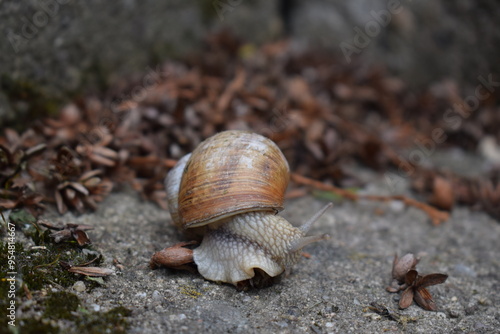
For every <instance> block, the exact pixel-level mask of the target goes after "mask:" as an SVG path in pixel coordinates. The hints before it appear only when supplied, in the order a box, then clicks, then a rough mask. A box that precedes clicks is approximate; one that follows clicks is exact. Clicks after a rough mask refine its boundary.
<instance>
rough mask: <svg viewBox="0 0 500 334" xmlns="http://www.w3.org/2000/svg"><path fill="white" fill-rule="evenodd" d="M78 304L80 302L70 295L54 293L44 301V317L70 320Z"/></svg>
mask: <svg viewBox="0 0 500 334" xmlns="http://www.w3.org/2000/svg"><path fill="white" fill-rule="evenodd" d="M79 304H80V300H79V299H78V297H77V296H76V295H74V294H72V293H69V292H66V291H60V292H54V293H51V294H50V295H49V297H48V298H47V299H46V300H45V312H44V315H45V316H46V317H49V318H52V319H71V318H73V315H72V313H71V312H75V311H76V310H77V309H78V305H79Z"/></svg>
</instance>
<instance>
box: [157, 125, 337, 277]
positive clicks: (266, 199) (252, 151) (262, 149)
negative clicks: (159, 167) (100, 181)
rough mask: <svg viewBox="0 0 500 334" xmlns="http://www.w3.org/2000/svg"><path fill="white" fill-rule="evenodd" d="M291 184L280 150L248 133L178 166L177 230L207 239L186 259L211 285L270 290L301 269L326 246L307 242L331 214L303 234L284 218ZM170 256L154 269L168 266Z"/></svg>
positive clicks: (205, 145)
mask: <svg viewBox="0 0 500 334" xmlns="http://www.w3.org/2000/svg"><path fill="white" fill-rule="evenodd" d="M288 179H289V167H288V163H287V161H286V159H285V157H284V156H283V153H282V152H281V150H280V149H279V148H278V147H277V145H276V144H275V143H274V142H272V141H271V140H270V139H268V138H266V137H263V136H261V135H258V134H255V133H251V132H246V131H225V132H221V133H219V134H217V135H214V136H212V137H210V138H208V139H207V140H205V141H204V142H202V143H201V144H200V145H199V146H198V147H197V148H196V149H195V150H194V151H193V152H192V153H190V154H188V155H186V156H184V157H183V158H182V159H180V160H179V161H178V163H177V164H176V166H175V167H174V168H173V169H172V170H171V171H170V172H169V174H168V176H167V178H166V180H165V185H166V189H167V199H168V204H169V211H170V214H171V216H172V220H173V221H174V223H175V225H177V226H178V227H180V228H181V229H183V230H185V231H186V232H189V233H190V235H191V236H193V235H201V236H202V241H201V244H200V246H199V247H197V248H195V249H194V250H192V253H190V252H191V250H189V253H186V258H187V259H188V260H190V259H191V256H192V260H193V261H194V263H195V264H196V266H197V268H198V271H199V272H200V274H201V275H202V276H203V277H205V278H206V279H208V280H212V281H216V282H225V283H230V284H234V285H236V286H241V285H245V284H247V283H249V284H251V285H266V284H268V283H267V282H272V278H273V277H277V276H279V275H280V274H282V273H283V272H285V271H288V270H289V269H290V268H291V267H292V266H293V265H294V264H295V263H297V262H298V260H299V257H300V253H301V249H302V247H304V246H305V245H307V244H308V243H311V242H314V241H317V240H320V239H324V238H325V236H324V235H323V236H312V237H307V236H306V235H305V234H306V233H307V230H308V229H309V228H310V226H311V224H312V223H313V222H314V221H315V220H317V219H318V218H319V216H320V215H321V214H322V213H323V212H324V211H325V210H326V208H327V207H328V206H327V207H325V208H324V209H323V210H321V211H320V212H319V213H318V214H316V215H315V216H314V217H313V218H312V219H311V220H310V221H308V222H306V223H305V224H304V225H302V226H301V227H298V228H297V227H294V226H293V225H291V224H290V223H289V222H288V221H286V220H285V219H284V218H283V217H281V216H278V215H277V214H276V213H277V212H279V211H281V210H282V209H283V202H284V194H285V190H286V187H287V185H288ZM168 250H169V249H168V248H166V249H164V250H163V251H161V252H158V253H156V254H155V255H154V256H153V258H152V263H153V264H154V265H156V266H157V265H167V266H168V262H169V259H168V256H169V255H167V253H168ZM176 250H179V248H176Z"/></svg>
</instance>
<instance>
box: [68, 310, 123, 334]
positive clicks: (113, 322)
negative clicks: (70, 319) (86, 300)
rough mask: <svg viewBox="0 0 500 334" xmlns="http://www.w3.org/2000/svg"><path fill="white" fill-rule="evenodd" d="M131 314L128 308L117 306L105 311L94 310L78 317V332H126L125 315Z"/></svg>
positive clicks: (91, 333)
mask: <svg viewBox="0 0 500 334" xmlns="http://www.w3.org/2000/svg"><path fill="white" fill-rule="evenodd" d="M131 314H132V311H130V310H129V309H127V308H125V307H123V306H118V307H115V308H113V309H111V310H109V311H108V312H105V313H97V312H94V313H92V314H91V315H90V316H83V317H79V318H78V320H77V327H78V332H80V333H82V332H83V333H90V334H93V333H96V334H98V333H126V331H127V329H128V328H129V326H130V325H129V323H128V321H127V319H126V318H127V317H129V316H130V315H131Z"/></svg>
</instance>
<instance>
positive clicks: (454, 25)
mask: <svg viewBox="0 0 500 334" xmlns="http://www.w3.org/2000/svg"><path fill="white" fill-rule="evenodd" d="M499 19H500V5H498V4H497V2H496V1H495V0H482V1H473V0H460V1H454V2H450V1H444V0H442V1H437V0H420V1H411V0H351V1H339V0H330V1H325V0H323V1H320V0H308V1H306V0H281V1H264V0H258V1H244V0H199V1H192V2H187V1H180V0H170V1H153V0H143V1H136V0H122V1H103V0H87V1H83V0H32V1H27V0H25V1H3V2H1V3H0V33H1V34H2V38H0V51H1V52H0V121H2V123H4V122H6V121H7V122H9V121H11V120H12V119H15V118H18V119H19V117H20V115H28V116H30V117H31V116H36V115H37V114H38V113H39V112H47V111H49V112H50V111H51V110H57V108H58V106H59V105H60V103H61V102H62V101H64V100H65V99H67V98H68V97H71V96H72V94H74V93H76V92H102V91H103V90H104V89H105V88H106V87H108V86H109V85H110V84H114V83H116V82H119V81H120V80H123V79H124V78H126V77H127V76H129V75H131V74H134V73H141V72H147V70H148V66H155V64H158V63H160V62H161V60H162V59H165V58H166V57H182V56H183V55H185V54H187V53H188V52H190V51H192V50H195V49H197V48H199V47H200V42H201V41H202V40H203V37H204V36H206V34H207V33H209V32H211V31H215V30H217V29H219V28H221V27H229V28H230V29H231V30H232V31H233V32H234V33H235V34H236V35H238V36H240V37H242V38H244V39H246V40H248V41H251V42H255V43H261V42H265V41H268V40H272V39H276V38H278V37H280V36H283V35H284V34H285V33H286V32H288V33H289V34H290V35H291V37H292V38H293V40H294V41H295V43H296V44H297V46H298V47H299V48H304V47H324V48H328V49H331V50H332V51H333V52H335V53H337V54H338V55H339V56H340V58H339V59H340V60H341V61H345V63H346V64H347V63H349V62H351V61H354V60H355V59H357V60H358V61H359V60H361V62H360V63H361V64H366V65H368V66H370V65H372V64H382V65H385V66H387V67H388V68H389V69H390V70H391V71H393V72H394V73H396V74H398V75H400V76H401V77H403V78H404V79H405V80H406V81H407V82H408V83H409V84H411V85H415V87H421V86H425V85H427V84H429V83H430V82H434V81H436V80H440V79H441V78H446V77H451V78H453V79H455V80H457V81H459V82H460V83H462V84H463V85H464V86H470V87H475V85H477V77H478V76H479V75H482V76H483V77H486V76H487V75H488V74H492V75H494V76H496V75H498V74H499V73H500V69H499V67H500V64H499V62H498V61H497V59H498V48H499V45H500V30H499V29H497V22H498V21H499Z"/></svg>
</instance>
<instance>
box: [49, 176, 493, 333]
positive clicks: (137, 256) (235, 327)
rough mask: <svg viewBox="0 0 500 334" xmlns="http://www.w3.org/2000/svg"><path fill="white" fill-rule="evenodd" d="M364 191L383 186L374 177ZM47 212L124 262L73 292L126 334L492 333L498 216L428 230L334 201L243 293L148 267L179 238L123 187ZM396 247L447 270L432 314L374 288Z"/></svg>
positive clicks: (298, 208)
mask: <svg viewBox="0 0 500 334" xmlns="http://www.w3.org/2000/svg"><path fill="white" fill-rule="evenodd" d="M372 176H373V175H372ZM403 189H404V188H403ZM367 191H370V192H377V193H383V192H387V188H386V185H385V184H384V182H383V178H378V177H377V178H376V179H375V180H374V181H373V182H372V183H371V184H370V187H369V189H368V190H367ZM323 205H324V202H323V201H320V200H318V199H315V198H313V197H310V196H308V197H304V198H300V199H295V200H289V201H287V203H286V209H285V211H284V212H283V216H285V217H286V218H288V219H289V220H290V221H291V222H295V223H299V222H301V221H304V220H305V219H307V217H309V216H311V215H312V214H313V213H314V212H316V211H317V210H318V209H319V208H320V207H322V206H323ZM46 216H47V217H51V214H50V213H49V214H47V215H46ZM58 219H59V220H60V221H62V222H67V223H68V222H71V223H84V224H91V225H93V226H95V230H94V231H91V232H90V233H89V235H90V236H91V239H92V240H93V241H94V245H95V247H96V248H97V249H99V250H100V251H101V252H102V253H103V255H104V256H105V258H106V260H105V266H108V267H113V265H112V261H113V258H116V259H118V260H119V261H120V262H121V263H122V264H123V265H124V269H123V271H122V272H120V273H118V274H116V275H115V276H111V277H108V278H106V279H105V281H106V286H105V287H102V288H96V289H94V290H93V291H92V292H90V293H89V292H87V291H84V292H76V291H74V290H73V292H75V293H76V294H77V295H78V296H79V297H80V298H81V300H83V303H84V304H85V305H84V307H86V308H87V309H98V308H100V310H101V311H106V310H108V309H110V308H112V307H115V306H118V305H124V306H126V307H128V308H130V309H132V310H133V312H132V316H131V317H130V318H129V321H130V323H131V329H130V333H166V332H169V333H201V332H203V333H405V332H407V333H500V329H499V328H500V311H499V310H498V305H499V304H500V285H499V282H500V261H499V258H498V255H499V253H500V246H499V242H498V240H499V237H500V224H499V222H498V221H495V220H493V219H491V218H490V217H488V216H487V215H485V214H483V213H477V212H471V211H470V210H468V209H466V208H456V209H455V210H454V211H453V214H452V216H451V219H450V220H449V221H448V222H446V223H444V224H442V225H440V226H437V227H436V226H432V225H431V224H430V222H429V220H428V219H427V217H426V215H425V214H424V213H422V212H420V211H418V210H416V209H413V208H404V207H402V206H401V205H400V204H399V203H396V202H393V203H385V204H384V203H373V202H359V203H352V202H347V201H346V202H342V203H336V204H335V206H334V208H333V209H331V210H330V211H328V212H327V214H326V215H325V216H324V217H323V218H322V219H321V220H320V221H319V222H318V223H317V224H316V226H314V228H313V229H312V231H311V232H310V234H318V233H329V234H330V235H331V236H332V238H331V239H330V240H328V241H323V242H318V243H316V244H313V245H310V246H308V247H307V248H306V249H305V251H306V252H308V253H309V254H310V255H311V257H310V258H303V259H301V261H300V263H299V264H298V265H296V266H295V267H294V269H293V271H292V273H291V275H290V276H289V277H287V278H284V279H283V280H282V281H281V283H279V284H276V285H273V286H272V287H270V288H266V289H262V290H252V291H248V292H238V291H237V290H236V289H235V288H234V287H233V286H229V285H218V284H215V283H213V282H209V281H205V280H204V279H203V278H202V277H200V276H199V275H197V274H192V273H188V272H177V271H173V270H168V269H161V270H156V271H152V270H150V269H149V268H148V267H147V264H148V260H149V258H150V256H151V254H153V252H155V251H157V250H159V249H161V248H162V247H165V246H167V245H171V244H174V243H177V242H178V241H179V240H181V236H180V235H179V234H178V233H177V231H176V230H175V229H174V227H172V226H171V225H169V224H168V222H169V219H170V218H169V214H168V213H167V212H166V211H163V210H161V209H159V208H158V207H156V206H155V205H153V204H150V203H144V202H141V201H139V200H138V199H137V196H136V195H135V194H134V193H132V192H127V191H125V192H123V191H122V192H120V193H116V194H113V195H111V196H110V197H108V198H107V199H106V201H105V202H104V203H103V204H102V205H100V208H99V210H98V211H97V212H96V213H95V214H88V215H82V216H79V217H74V216H73V215H71V214H66V215H65V216H63V217H62V218H61V217H60V218H58ZM396 252H397V253H398V254H400V255H403V254H404V253H407V252H413V253H416V254H417V253H418V254H420V255H421V256H422V260H421V261H420V263H419V265H418V266H417V269H418V270H419V272H420V273H423V274H425V273H433V272H441V273H446V274H448V275H449V278H448V280H447V281H446V282H445V283H444V284H442V285H437V286H432V287H430V288H429V290H430V292H431V294H432V295H433V296H434V300H435V302H436V304H437V306H438V312H429V311H424V310H423V309H421V308H419V307H418V306H416V305H415V304H414V305H412V306H410V307H409V308H408V309H406V310H402V311H399V310H398V309H397V295H396V294H390V293H388V292H386V291H385V287H386V286H387V284H388V283H389V281H390V273H391V265H392V259H393V256H394V253H396ZM70 290H71V289H70ZM371 302H378V303H380V304H383V305H385V306H386V307H388V308H390V309H392V310H394V311H397V312H399V313H400V314H401V315H404V316H406V317H408V318H406V319H407V320H413V321H408V323H407V324H401V323H397V322H395V321H391V320H388V319H386V318H381V317H380V316H377V315H375V314H374V313H372V312H369V311H367V310H366V307H367V306H368V305H369V304H370V303H371Z"/></svg>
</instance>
